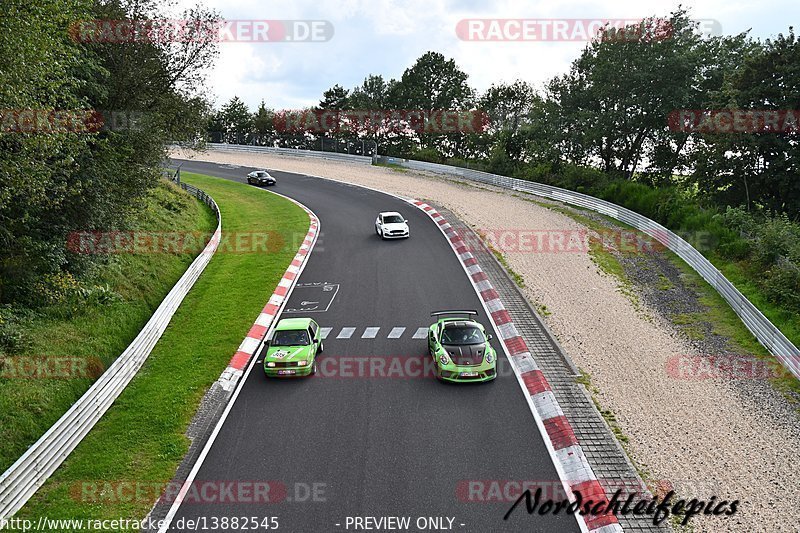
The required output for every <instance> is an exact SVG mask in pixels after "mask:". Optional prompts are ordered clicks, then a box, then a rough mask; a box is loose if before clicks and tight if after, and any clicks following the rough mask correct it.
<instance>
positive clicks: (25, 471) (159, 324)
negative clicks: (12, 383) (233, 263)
mask: <svg viewBox="0 0 800 533" xmlns="http://www.w3.org/2000/svg"><path fill="white" fill-rule="evenodd" d="M179 185H180V187H181V188H183V189H184V190H186V191H188V192H189V193H190V194H192V195H194V196H195V197H197V198H198V199H199V200H201V201H202V202H204V203H206V204H207V205H208V206H209V207H210V208H211V209H212V210H213V211H214V213H215V214H216V216H217V229H216V231H215V232H214V235H213V236H212V238H211V239H210V240H209V242H208V244H207V245H206V247H205V249H204V250H203V251H202V252H201V253H200V255H198V256H197V257H196V258H195V260H194V261H193V262H192V264H191V265H190V266H189V268H188V269H187V270H186V272H185V273H184V274H183V276H181V278H180V279H179V280H178V282H177V283H175V285H174V286H173V287H172V289H171V290H170V291H169V293H168V294H167V296H166V297H165V298H164V300H163V301H162V302H161V304H160V305H159V306H158V309H156V311H155V313H153V316H151V317H150V320H148V322H147V324H145V326H144V327H143V328H142V330H141V331H140V332H139V334H138V335H137V336H136V338H135V339H133V341H132V342H131V343H130V345H129V346H128V347H127V348H126V349H125V351H124V352H122V354H121V355H120V356H119V357H118V358H117V359H116V360H115V361H114V362H113V363H112V364H111V366H109V368H108V370H106V371H105V372H104V373H103V375H102V376H100V377H99V378H98V379H97V381H95V382H94V384H93V385H92V386H91V387H90V388H89V390H87V391H86V393H85V394H84V395H83V396H81V398H80V399H79V400H78V401H76V402H75V404H74V405H73V406H72V407H71V408H70V409H69V411H67V412H66V413H65V414H64V415H63V416H62V417H61V418H60V419H59V420H58V421H57V422H56V423H55V424H53V426H52V427H51V428H50V429H49V430H47V432H46V433H45V434H44V435H43V436H42V437H41V438H40V439H39V440H38V441H36V442H35V443H34V444H33V445H31V447H30V448H28V450H27V451H26V452H25V453H24V454H23V455H22V457H20V458H19V459H18V460H17V462H15V463H14V464H13V465H12V466H11V467H10V468H9V469H8V470H6V471H5V472H4V473H3V475H2V476H0V523H2V521H3V520H7V519H8V518H10V517H11V516H13V515H14V513H16V512H17V511H18V510H19V509H20V508H21V507H22V506H23V505H25V503H26V502H27V501H28V499H29V498H30V497H31V496H33V494H34V493H35V492H36V491H37V490H38V489H39V487H41V486H42V485H43V484H44V482H45V481H47V479H48V478H49V477H50V476H51V475H52V474H53V472H55V470H56V469H57V468H58V466H59V465H60V464H61V463H62V462H64V460H65V459H66V458H67V457H68V456H69V454H70V453H72V451H73V450H74V449H75V448H76V447H77V446H78V444H79V443H80V442H81V440H83V438H84V437H85V436H86V434H87V433H89V431H90V430H91V429H92V427H94V425H95V424H96V423H97V422H98V421H99V420H100V418H101V417H102V416H103V414H104V413H105V412H106V411H107V410H108V408H109V407H111V405H112V404H113V403H114V401H115V400H116V399H117V397H118V396H119V395H120V394H121V393H122V391H123V390H124V389H125V387H126V386H127V385H128V383H130V381H131V380H132V379H133V377H134V376H135V375H136V373H137V372H138V371H139V369H140V368H141V366H142V365H143V364H144V362H145V360H146V359H147V357H148V356H149V355H150V352H151V350H152V349H153V347H154V346H155V344H156V342H157V341H158V339H159V338H160V337H161V335H162V334H163V333H164V330H165V329H166V328H167V325H168V324H169V322H170V320H171V319H172V316H173V315H174V314H175V311H176V310H177V309H178V306H179V305H180V304H181V302H182V301H183V299H184V297H185V296H186V295H187V294H188V292H189V289H191V288H192V286H193V285H194V283H195V281H197V279H198V278H199V277H200V274H201V273H202V272H203V270H204V269H205V267H206V265H208V263H209V261H211V258H212V256H213V255H214V252H215V251H216V250H217V246H218V245H219V240H220V235H221V232H222V218H221V217H220V213H219V207H218V206H217V204H216V202H214V200H213V198H211V197H210V196H208V195H207V194H206V193H205V192H203V191H202V190H200V189H198V188H197V187H194V186H192V185H189V184H186V183H180V184H179Z"/></svg>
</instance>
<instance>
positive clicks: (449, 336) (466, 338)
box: [442, 326, 486, 346]
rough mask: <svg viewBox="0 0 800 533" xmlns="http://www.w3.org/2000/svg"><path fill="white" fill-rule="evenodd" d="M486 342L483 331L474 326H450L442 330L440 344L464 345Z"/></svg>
mask: <svg viewBox="0 0 800 533" xmlns="http://www.w3.org/2000/svg"><path fill="white" fill-rule="evenodd" d="M483 342H486V340H485V339H484V338H483V333H482V332H481V330H480V329H478V328H476V327H475V326H450V327H446V328H444V332H442V344H449V345H455V346H459V345H464V344H481V343H483Z"/></svg>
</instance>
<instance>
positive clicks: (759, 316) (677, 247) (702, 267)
mask: <svg viewBox="0 0 800 533" xmlns="http://www.w3.org/2000/svg"><path fill="white" fill-rule="evenodd" d="M210 146H211V148H213V149H218V148H217V147H218V146H219V145H215V144H212V145H210ZM223 146H226V147H229V146H231V145H223ZM243 148H248V149H249V151H252V152H262V153H263V152H270V153H273V152H274V150H276V149H274V148H272V149H264V148H262V147H256V146H248V147H243ZM223 149H230V148H223ZM280 150H281V151H282V152H286V151H288V152H290V153H289V155H293V156H295V157H303V156H306V155H307V154H314V155H311V157H320V156H319V155H318V154H320V152H309V151H307V150H291V149H285V148H284V149H280ZM336 155H338V156H339V157H337V159H340V160H343V161H347V162H358V163H363V162H364V161H363V160H369V158H368V157H363V156H352V155H347V154H336ZM376 159H377V160H379V161H380V162H381V163H390V164H395V165H399V166H401V167H405V168H410V169H412V170H420V171H425V172H433V173H436V174H444V175H447V176H457V177H460V178H463V179H468V180H472V181H478V182H481V183H486V184H489V185H493V186H495V187H501V188H504V189H510V190H514V191H520V192H526V193H529V194H534V195H536V196H541V197H543V198H550V199H551V200H557V201H559V202H564V203H566V204H570V205H574V206H577V207H582V208H584V209H590V210H592V211H596V212H598V213H601V214H603V215H606V216H609V217H611V218H614V219H616V220H619V221H620V222H624V223H625V224H628V225H629V226H632V227H634V228H636V229H637V230H639V231H641V232H643V233H645V234H647V235H649V236H650V237H652V238H654V239H655V240H657V241H658V242H660V243H661V244H663V245H664V246H665V247H666V248H668V249H669V250H671V251H673V252H674V253H675V254H676V255H678V257H680V258H681V259H683V260H684V261H685V262H686V264H688V265H689V266H690V267H692V268H693V269H694V270H695V271H696V272H697V273H698V274H700V275H701V276H702V277H703V279H704V280H706V281H707V282H708V283H709V284H710V285H711V286H712V287H714V289H715V290H716V291H717V292H718V293H719V294H720V295H721V296H722V297H723V298H724V299H725V301H727V302H728V304H729V305H730V306H731V308H732V309H733V311H734V312H735V313H736V314H737V315H738V316H739V318H741V319H742V322H744V325H745V326H747V329H749V330H750V331H751V332H752V333H753V335H755V337H756V338H757V339H758V341H759V342H760V343H761V344H763V345H764V347H766V348H767V350H769V352H770V353H771V354H772V355H774V356H775V357H776V358H777V359H778V360H779V361H780V362H781V364H783V366H784V367H786V368H787V369H788V370H789V371H790V372H791V373H792V374H793V375H794V376H795V377H796V378H798V379H800V350H798V348H797V347H796V346H795V345H794V344H792V342H791V341H790V340H789V339H787V338H786V336H785V335H784V334H783V333H781V331H780V330H779V329H778V328H777V327H775V325H774V324H773V323H772V322H770V321H769V319H768V318H767V317H765V316H764V314H763V313H762V312H761V311H759V310H758V308H757V307H756V306H755V305H753V304H752V303H751V302H750V300H748V299H747V298H745V296H744V295H743V294H742V293H741V292H739V290H738V289H737V288H736V287H735V286H734V285H733V283H731V282H730V281H728V279H727V278H726V277H725V276H724V275H723V274H722V272H720V271H719V270H718V269H717V268H716V267H715V266H714V265H713V264H711V261H709V260H708V259H706V258H705V257H704V256H703V254H701V253H700V252H698V251H697V250H696V249H695V248H694V247H693V246H692V245H691V244H689V243H688V242H686V241H685V240H684V239H683V238H681V237H680V236H679V235H677V234H675V233H673V232H671V231H670V230H668V229H667V228H665V227H664V226H662V225H661V224H659V223H658V222H655V221H653V220H650V219H649V218H647V217H645V216H642V215H640V214H639V213H636V212H634V211H631V210H630V209H626V208H624V207H622V206H619V205H616V204H613V203H611V202H607V201H605V200H601V199H599V198H595V197H593V196H589V195H586V194H581V193H579V192H574V191H570V190H567V189H561V188H559V187H553V186H551V185H545V184H542V183H536V182H533V181H526V180H521V179H517V178H509V177H507V176H500V175H498V174H490V173H488V172H481V171H478V170H472V169H468V168H461V167H454V166H450V165H440V164H438V163H426V162H423V161H414V160H410V159H401V158H395V157H385V156H380V157H378V158H376Z"/></svg>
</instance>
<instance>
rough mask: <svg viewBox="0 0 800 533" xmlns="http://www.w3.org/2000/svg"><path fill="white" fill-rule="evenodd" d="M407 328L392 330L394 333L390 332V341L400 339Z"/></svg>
mask: <svg viewBox="0 0 800 533" xmlns="http://www.w3.org/2000/svg"><path fill="white" fill-rule="evenodd" d="M405 330H406V328H392V331H390V332H389V337H387V338H389V339H399V338H400V336H401V335H403V332H404V331H405Z"/></svg>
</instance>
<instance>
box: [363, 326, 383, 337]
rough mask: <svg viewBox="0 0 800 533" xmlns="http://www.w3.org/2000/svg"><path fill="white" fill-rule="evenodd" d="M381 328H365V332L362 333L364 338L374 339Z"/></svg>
mask: <svg viewBox="0 0 800 533" xmlns="http://www.w3.org/2000/svg"><path fill="white" fill-rule="evenodd" d="M380 330H381V328H367V329H365V330H364V334H363V335H361V338H362V339H374V338H375V337H377V336H378V332H379V331H380Z"/></svg>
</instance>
